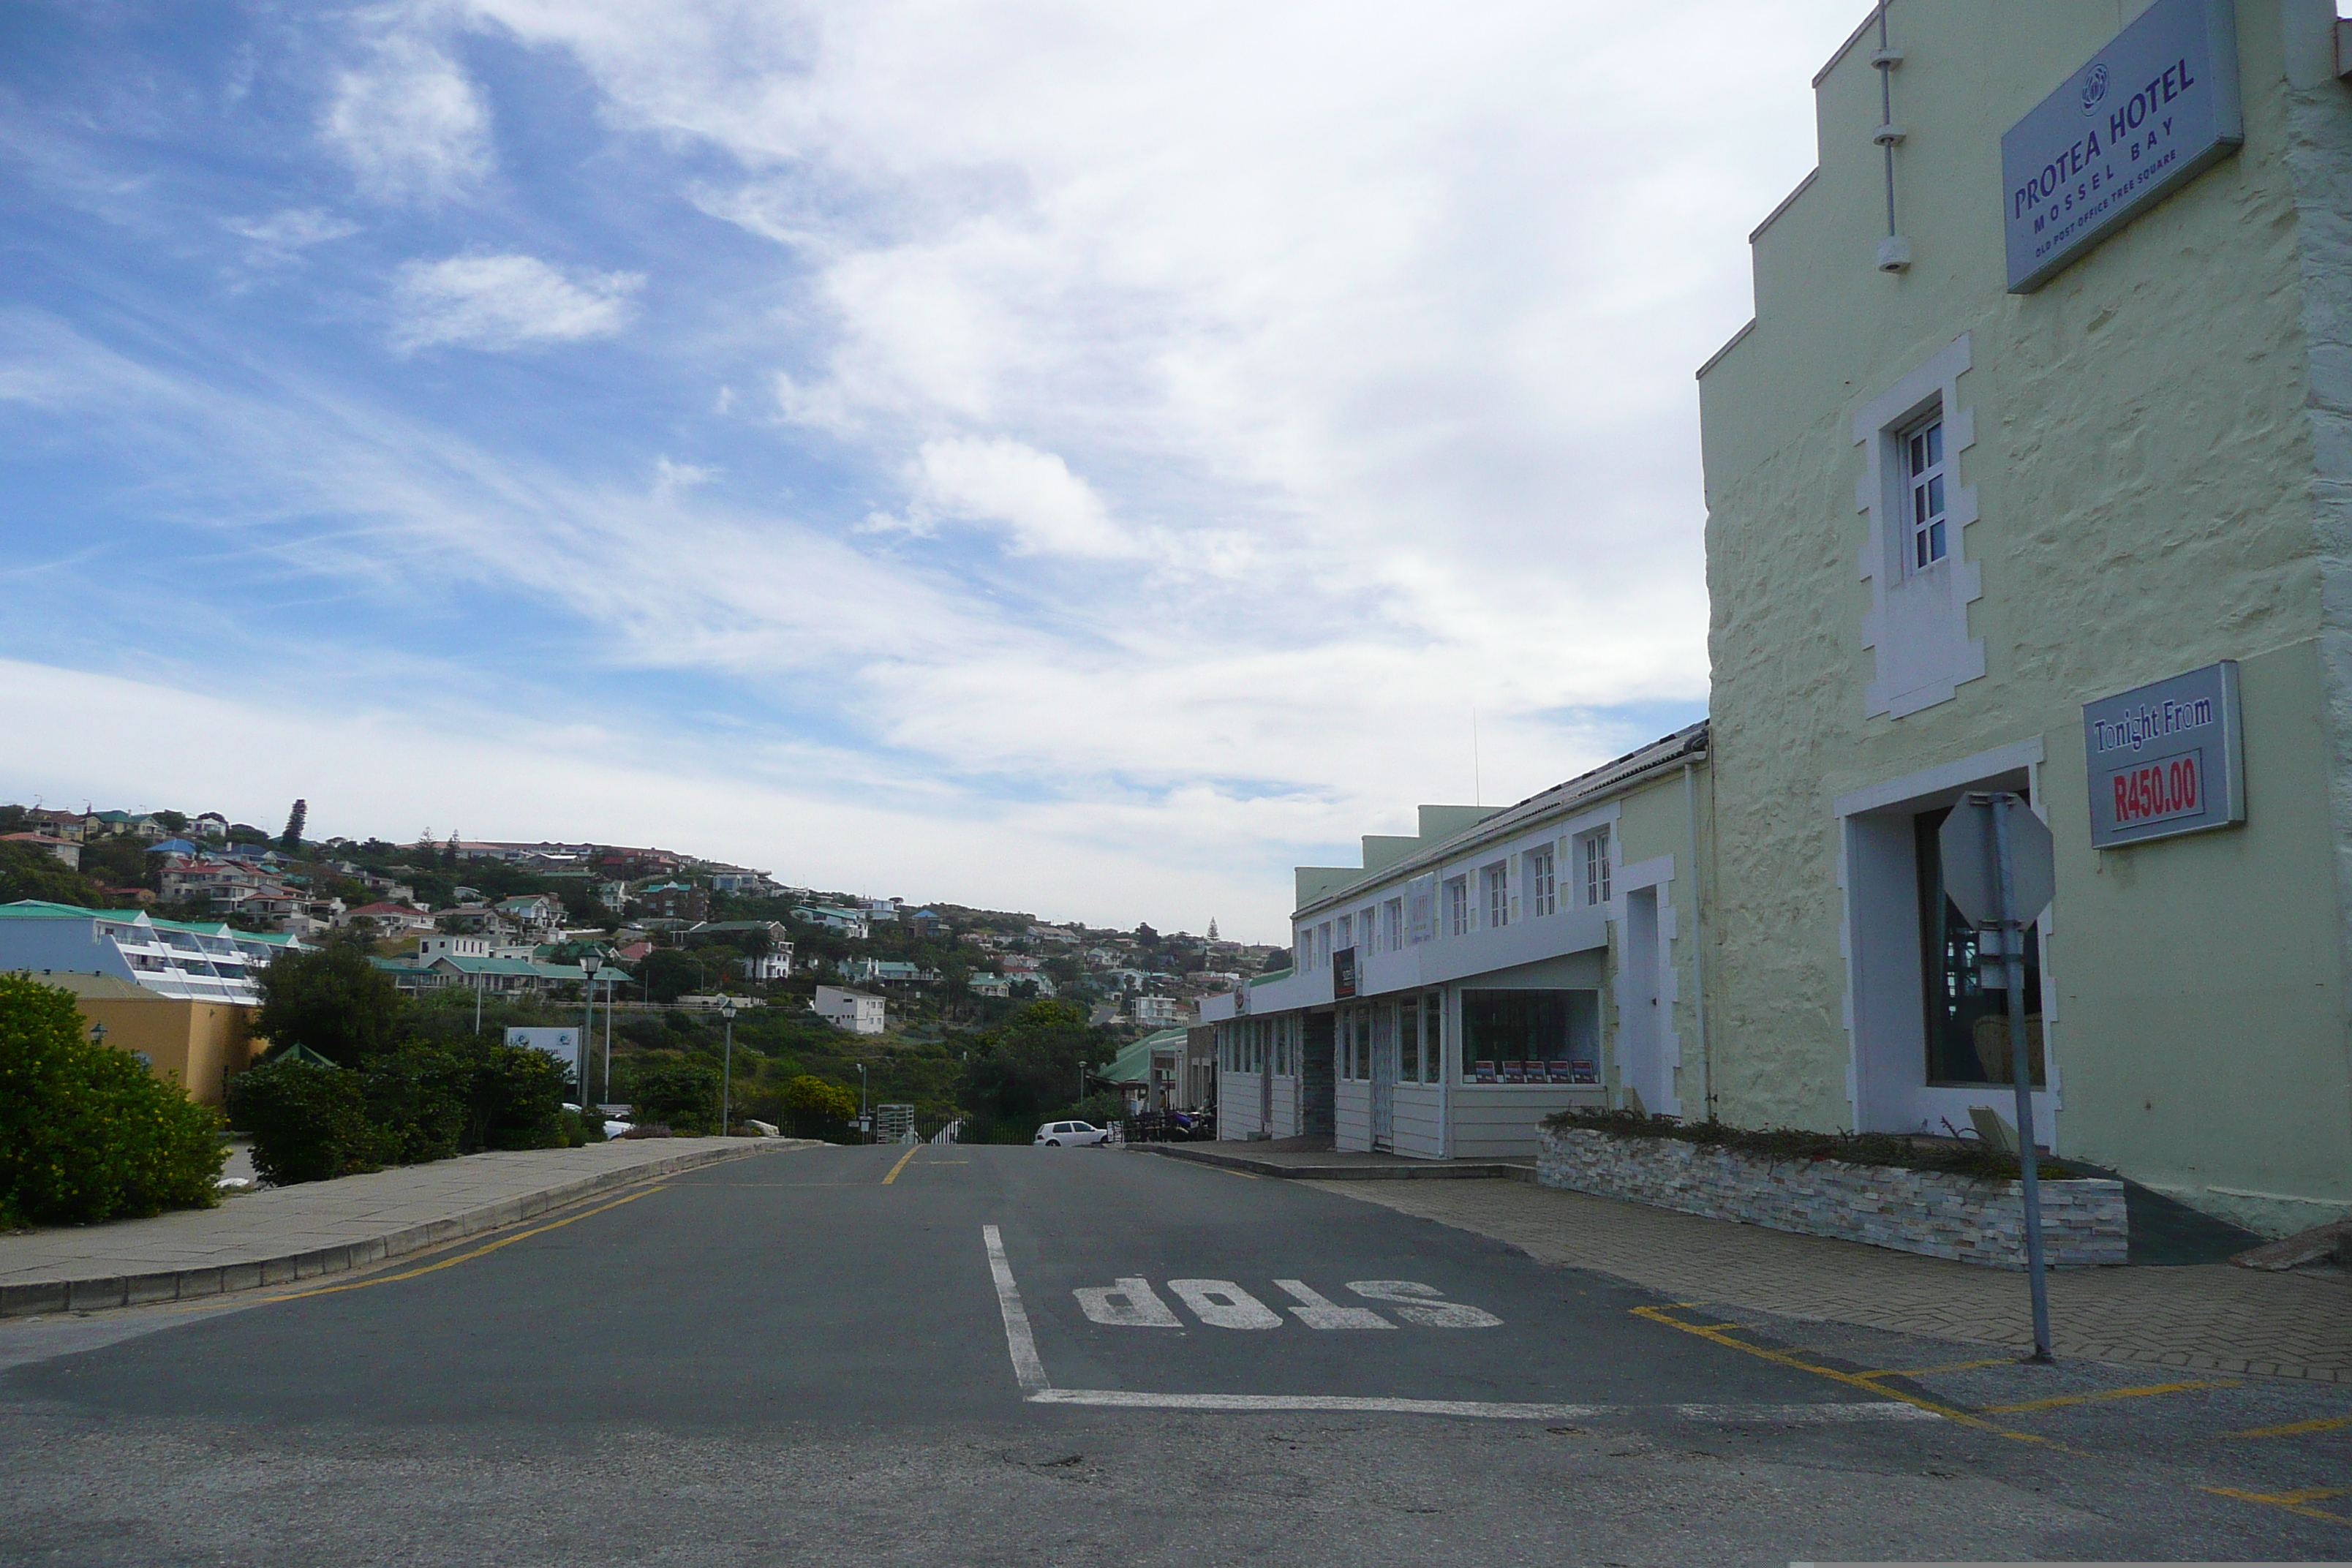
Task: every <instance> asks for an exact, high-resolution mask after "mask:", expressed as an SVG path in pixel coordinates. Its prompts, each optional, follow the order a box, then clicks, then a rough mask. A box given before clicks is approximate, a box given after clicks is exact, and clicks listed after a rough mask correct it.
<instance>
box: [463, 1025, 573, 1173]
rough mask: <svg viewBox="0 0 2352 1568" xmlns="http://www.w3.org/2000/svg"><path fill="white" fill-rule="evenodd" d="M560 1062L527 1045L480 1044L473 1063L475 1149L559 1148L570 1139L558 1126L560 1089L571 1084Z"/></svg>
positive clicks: (561, 1092)
mask: <svg viewBox="0 0 2352 1568" xmlns="http://www.w3.org/2000/svg"><path fill="white" fill-rule="evenodd" d="M571 1081H572V1080H571V1077H570V1075H569V1074H567V1073H566V1072H565V1071H564V1068H563V1064H562V1062H559V1061H557V1060H556V1059H555V1058H553V1057H551V1056H549V1055H548V1054H547V1053H546V1052H545V1051H535V1050H532V1049H530V1047H527V1046H508V1045H496V1046H486V1047H481V1056H480V1058H478V1061H477V1062H476V1064H475V1068H474V1110H475V1114H476V1118H477V1121H476V1123H475V1129H472V1130H469V1131H476V1132H477V1141H476V1142H475V1143H474V1147H475V1148H478V1149H561V1148H562V1147H564V1146H565V1145H566V1144H567V1143H569V1142H572V1140H571V1139H569V1138H568V1137H566V1136H565V1134H564V1131H563V1092H564V1090H565V1089H567V1088H568V1087H569V1086H570V1084H571Z"/></svg>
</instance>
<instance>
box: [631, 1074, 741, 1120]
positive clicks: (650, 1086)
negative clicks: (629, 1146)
mask: <svg viewBox="0 0 2352 1568" xmlns="http://www.w3.org/2000/svg"><path fill="white" fill-rule="evenodd" d="M629 1098H630V1100H631V1102H632V1103H633V1104H634V1105H635V1108H636V1114H637V1116H638V1118H639V1119H640V1120H642V1121H659V1122H662V1123H665V1124H666V1125H667V1126H669V1127H672V1128H676V1129H677V1130H679V1131H689V1132H694V1131H701V1130H703V1129H704V1128H707V1127H709V1126H711V1125H712V1124H714V1123H715V1122H717V1121H718V1120H719V1069H718V1068H715V1067H712V1066H710V1065H709V1063H707V1062H670V1063H667V1064H665V1065H663V1066H660V1067H653V1068H643V1069H642V1070H640V1071H639V1072H638V1074H637V1078H636V1087H635V1089H634V1090H632V1091H631V1093H630V1096H629Z"/></svg>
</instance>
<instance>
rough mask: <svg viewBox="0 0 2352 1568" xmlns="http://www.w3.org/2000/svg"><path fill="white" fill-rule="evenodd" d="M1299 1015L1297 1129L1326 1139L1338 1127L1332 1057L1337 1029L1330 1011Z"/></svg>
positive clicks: (1335, 1068)
mask: <svg viewBox="0 0 2352 1568" xmlns="http://www.w3.org/2000/svg"><path fill="white" fill-rule="evenodd" d="M1298 1017H1299V1022H1298V1028H1299V1032H1300V1034H1301V1036H1302V1040H1301V1048H1300V1050H1299V1056H1298V1106H1299V1110H1298V1131H1301V1132H1303V1133H1305V1134H1307V1136H1308V1137H1310V1138H1329V1137H1332V1136H1334V1135H1335V1133H1336V1131H1337V1129H1338V1126H1339V1116H1338V1110H1339V1108H1338V1104H1337V1096H1338V1093H1339V1071H1338V1068H1339V1064H1338V1063H1337V1062H1336V1061H1335V1060H1334V1059H1333V1055H1334V1053H1335V1052H1336V1050H1337V1049H1338V1047H1339V1031H1338V1030H1337V1029H1336V1028H1335V1027H1334V1026H1333V1019H1334V1015H1332V1014H1329V1013H1303V1014H1300V1015H1299V1016H1298Z"/></svg>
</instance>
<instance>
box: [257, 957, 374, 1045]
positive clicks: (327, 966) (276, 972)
mask: <svg viewBox="0 0 2352 1568" xmlns="http://www.w3.org/2000/svg"><path fill="white" fill-rule="evenodd" d="M259 988H260V991H261V1007H260V1010H259V1012H258V1013H257V1014H256V1015H255V1017H254V1020H253V1025H254V1031H255V1033H257V1034H259V1035H264V1036H267V1037H268V1040H269V1042H270V1044H271V1045H272V1046H274V1047H280V1048H283V1047H287V1046H291V1045H301V1046H307V1047H310V1049H311V1050H314V1051H316V1052H318V1053H319V1054H320V1056H322V1057H324V1058H327V1059H328V1060H329V1061H331V1062H334V1063H336V1064H337V1065H338V1066H341V1067H347V1068H356V1067H362V1066H365V1065H366V1064H367V1063H368V1062H369V1061H370V1060H371V1059H373V1058H376V1057H378V1056H381V1055H383V1053H384V1052H385V1051H387V1050H389V1049H391V1048H392V1046H393V1044H394V1040H395V1039H396V1037H397V1036H398V1032H399V1024H400V1013H401V1006H402V1002H401V996H400V990H399V987H397V986H395V985H394V984H393V983H392V981H391V978H390V977H389V976H387V975H386V974H385V973H383V971H382V970H380V969H378V968H376V967H375V965H374V964H373V963H370V962H369V961H368V946H367V943H366V942H363V941H358V940H352V939H348V938H338V939H337V940H335V941H332V942H329V943H328V944H327V945H326V946H325V947H322V948H320V949H319V950H318V951H316V952H281V953H279V954H278V957H277V959H276V960H275V961H273V962H272V963H270V965H269V967H268V969H265V970H263V971H262V972H261V981H260V987H259Z"/></svg>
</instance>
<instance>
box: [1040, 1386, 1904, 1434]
mask: <svg viewBox="0 0 2352 1568" xmlns="http://www.w3.org/2000/svg"><path fill="white" fill-rule="evenodd" d="M1028 1402H1029V1403H1030V1404H1032V1405H1093V1406H1097V1407H1104V1408H1108V1409H1114V1410H1212V1411H1230V1412H1237V1413H1238V1412H1250V1411H1261V1412H1281V1411H1305V1412H1322V1413H1327V1414H1330V1415H1461V1416H1469V1417H1473V1418H1475V1419H1480V1420H1488V1421H1599V1420H1607V1419H1611V1418H1618V1417H1624V1416H1633V1415H1672V1416H1674V1417H1675V1418H1677V1419H1680V1420H1685V1421H1707V1422H1717V1423H1722V1424H1725V1425H1731V1426H1760V1425H1771V1426H1825V1425H1829V1424H1832V1423H1835V1422H1843V1421H1940V1420H1942V1419H1943V1417H1942V1416H1940V1415H1937V1414H1936V1413H1935V1412H1934V1411H1932V1410H1922V1409H1920V1408H1919V1407H1918V1406H1917V1405H1906V1404H1903V1403H1902V1402H1901V1401H1899V1400H1893V1399H1889V1400H1874V1401H1872V1402H1870V1403H1868V1404H1861V1405H1520V1404H1508V1403H1503V1402H1497V1401H1487V1400H1475V1399H1380V1398H1363V1397H1358V1396H1355V1395H1350V1394H1142V1393H1137V1392H1134V1391H1132V1390H1129V1389H1124V1388H1047V1389H1041V1390H1039V1391H1038V1392H1036V1393H1034V1394H1030V1395H1028Z"/></svg>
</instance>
